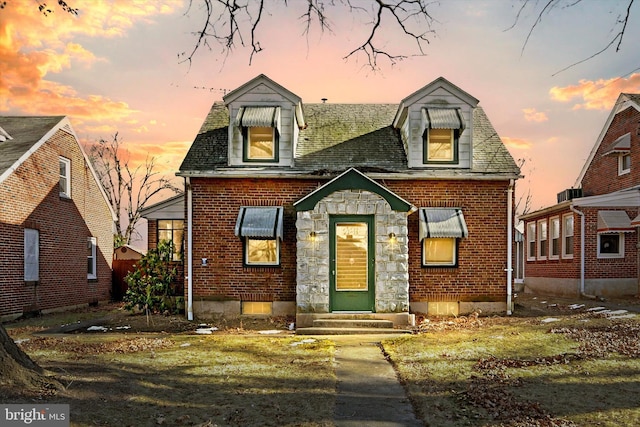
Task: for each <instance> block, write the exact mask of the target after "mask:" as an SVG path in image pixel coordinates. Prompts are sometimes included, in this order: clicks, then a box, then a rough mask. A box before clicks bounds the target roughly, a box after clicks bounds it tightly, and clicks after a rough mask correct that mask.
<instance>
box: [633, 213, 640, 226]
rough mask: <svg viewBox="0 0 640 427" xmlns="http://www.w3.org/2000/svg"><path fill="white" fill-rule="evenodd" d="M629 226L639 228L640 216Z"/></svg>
mask: <svg viewBox="0 0 640 427" xmlns="http://www.w3.org/2000/svg"><path fill="white" fill-rule="evenodd" d="M631 226H632V227H640V215H638V216H637V217H635V218H634V219H633V220H632V221H631Z"/></svg>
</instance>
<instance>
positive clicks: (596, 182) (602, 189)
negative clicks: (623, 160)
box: [582, 108, 640, 196]
mask: <svg viewBox="0 0 640 427" xmlns="http://www.w3.org/2000/svg"><path fill="white" fill-rule="evenodd" d="M639 122H640V112H639V111H637V110H636V109H635V108H627V109H626V110H624V111H621V112H620V113H618V114H616V116H615V117H614V118H613V120H612V122H611V125H610V126H609V128H608V129H607V132H606V134H605V135H604V137H603V139H602V142H601V143H600V146H599V147H598V151H597V152H596V154H595V156H594V157H593V160H592V162H591V164H590V165H589V168H588V170H587V171H586V173H585V175H584V178H583V179H582V190H583V193H584V195H585V196H595V195H599V194H607V193H610V192H612V191H618V190H622V189H624V188H628V187H631V186H634V185H638V184H640V167H638V165H640V148H639V147H640V136H639V135H638V129H639V127H638V123H639ZM626 133H631V172H630V173H627V174H624V175H618V156H617V155H615V154H609V155H604V154H605V153H607V152H609V151H610V150H611V148H612V147H613V143H614V141H615V140H616V139H618V138H619V137H621V136H622V135H624V134H626Z"/></svg>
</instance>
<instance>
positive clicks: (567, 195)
mask: <svg viewBox="0 0 640 427" xmlns="http://www.w3.org/2000/svg"><path fill="white" fill-rule="evenodd" d="M580 197H582V188H568V189H566V190H564V191H561V192H560V193H558V203H562V202H566V201H567V200H573V199H578V198H580Z"/></svg>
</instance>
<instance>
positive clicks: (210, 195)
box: [191, 178, 508, 301]
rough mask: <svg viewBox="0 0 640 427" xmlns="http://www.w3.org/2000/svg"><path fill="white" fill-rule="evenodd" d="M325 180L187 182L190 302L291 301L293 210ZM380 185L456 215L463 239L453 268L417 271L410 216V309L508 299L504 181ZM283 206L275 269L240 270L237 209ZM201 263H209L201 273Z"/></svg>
mask: <svg viewBox="0 0 640 427" xmlns="http://www.w3.org/2000/svg"><path fill="white" fill-rule="evenodd" d="M326 182H327V181H326V180H301V179H291V180H286V179H270V180H264V179H213V178H192V179H191V185H192V189H193V222H194V229H193V238H194V243H193V245H194V246H193V257H194V266H193V272H194V274H193V276H194V277H193V286H194V300H198V298H202V297H205V298H207V299H215V298H219V299H236V300H239V299H243V295H255V294H262V295H265V296H268V297H269V298H272V299H273V301H295V299H296V298H295V290H296V229H295V220H296V213H295V209H294V208H293V203H294V202H296V201H297V200H299V199H301V198H302V197H304V196H306V195H307V194H308V193H310V192H311V191H313V190H315V189H317V188H318V187H319V186H320V185H323V184H325V183H326ZM384 185H385V186H386V187H387V188H389V189H390V190H391V191H393V192H394V193H396V194H397V195H398V196H400V197H402V198H404V199H405V200H407V201H409V202H410V203H412V204H413V205H415V206H416V207H418V208H421V207H438V206H439V207H446V206H449V207H460V208H462V210H463V213H464V216H465V219H466V221H467V226H468V228H469V237H468V238H466V239H462V240H461V242H460V247H459V267H458V268H450V269H449V268H447V269H445V268H441V269H434V268H423V267H421V254H422V252H421V246H420V242H419V240H418V214H417V213H413V214H412V215H410V216H409V239H410V240H409V241H410V246H409V257H410V260H409V263H410V272H409V273H410V274H409V281H410V300H411V301H434V300H438V301H452V300H453V301H458V300H461V301H473V300H476V301H477V300H484V301H489V300H502V299H503V297H504V296H505V295H506V284H505V282H506V273H505V271H504V269H505V268H506V253H507V242H506V239H507V237H506V236H507V234H506V227H507V218H506V209H507V195H506V189H507V186H508V182H507V181H469V182H465V181H454V180H451V181H446V180H438V181H417V180H406V181H393V180H386V181H385V182H384ZM260 205H262V206H284V241H283V242H282V246H281V266H280V267H276V268H246V267H243V263H242V260H243V258H242V250H243V248H242V241H241V240H240V239H239V238H238V237H237V236H235V235H234V228H235V224H236V219H237V216H238V211H239V209H240V206H260ZM201 258H207V259H208V263H207V265H206V266H203V265H201V264H202V263H201Z"/></svg>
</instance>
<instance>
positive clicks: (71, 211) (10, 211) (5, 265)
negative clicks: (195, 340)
mask: <svg viewBox="0 0 640 427" xmlns="http://www.w3.org/2000/svg"><path fill="white" fill-rule="evenodd" d="M59 156H63V157H66V158H68V159H69V160H70V161H71V199H70V200H69V199H64V198H61V197H60V195H59V184H58V183H59V164H58V158H59ZM112 224H113V220H112V217H111V213H110V210H109V208H108V205H107V203H106V202H105V200H104V198H103V197H102V195H101V194H100V192H99V187H98V184H97V183H96V182H95V180H94V178H93V175H92V173H91V171H90V170H89V169H88V167H87V164H86V162H85V159H84V156H83V154H82V151H81V149H80V147H79V146H78V144H77V142H76V140H75V138H74V137H73V136H71V135H70V134H68V133H66V132H63V131H58V132H57V133H56V134H54V135H53V136H52V137H51V139H50V140H49V141H47V142H46V143H45V144H43V145H42V146H41V147H40V148H39V149H38V150H37V151H36V152H35V153H33V154H32V155H31V156H30V157H29V158H28V159H27V160H26V161H25V162H24V163H23V164H21V165H20V166H19V167H18V168H17V170H16V171H15V172H14V173H13V174H11V175H10V176H9V177H8V178H7V179H5V181H3V182H2V183H0V235H2V236H3V237H2V243H0V245H1V247H2V251H0V253H1V254H2V255H0V276H1V277H2V281H1V282H0V317H7V318H8V317H15V316H17V315H20V314H21V313H22V312H24V311H34V310H51V309H55V308H60V307H68V306H74V305H80V304H87V303H91V302H97V301H104V300H108V299H109V298H110V291H111V260H112V254H113V225H112ZM25 228H35V229H38V230H39V232H40V248H39V249H40V263H39V267H40V280H39V282H38V283H37V284H25V282H24V280H23V278H24V276H23V274H24V267H23V265H24V242H23V239H24V229H25ZM91 236H93V237H96V238H97V244H98V250H97V276H98V277H97V279H95V280H88V279H87V238H88V237H91Z"/></svg>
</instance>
